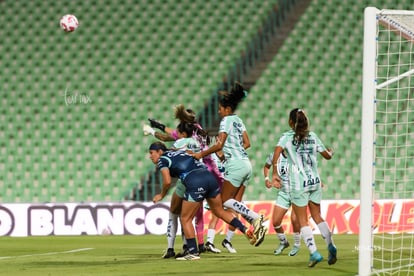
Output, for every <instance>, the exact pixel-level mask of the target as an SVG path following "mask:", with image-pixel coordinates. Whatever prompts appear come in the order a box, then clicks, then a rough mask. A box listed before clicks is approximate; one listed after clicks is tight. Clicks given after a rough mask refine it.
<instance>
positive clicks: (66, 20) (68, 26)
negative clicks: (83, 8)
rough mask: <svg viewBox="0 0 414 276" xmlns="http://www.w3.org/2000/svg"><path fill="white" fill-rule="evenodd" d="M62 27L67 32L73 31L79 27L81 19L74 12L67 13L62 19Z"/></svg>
mask: <svg viewBox="0 0 414 276" xmlns="http://www.w3.org/2000/svg"><path fill="white" fill-rule="evenodd" d="M60 27H61V28H62V29H63V30H64V31H65V32H73V31H74V30H76V29H77V28H78V27H79V21H78V19H77V18H76V16H74V15H73V14H66V15H64V16H63V17H62V18H61V19H60Z"/></svg>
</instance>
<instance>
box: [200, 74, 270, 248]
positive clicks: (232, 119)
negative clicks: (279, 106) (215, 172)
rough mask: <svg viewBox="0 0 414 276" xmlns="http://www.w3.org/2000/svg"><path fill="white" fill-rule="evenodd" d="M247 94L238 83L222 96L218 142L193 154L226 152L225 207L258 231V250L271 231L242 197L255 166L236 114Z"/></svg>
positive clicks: (223, 243) (223, 189)
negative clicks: (266, 234)
mask: <svg viewBox="0 0 414 276" xmlns="http://www.w3.org/2000/svg"><path fill="white" fill-rule="evenodd" d="M246 95H247V92H246V91H245V90H244V89H243V86H242V85H241V84H239V83H237V82H236V83H235V85H234V86H233V87H232V89H231V91H230V92H227V91H223V92H221V95H220V96H221V97H220V99H219V109H218V113H219V115H220V117H221V118H222V119H221V121H220V127H219V131H218V138H217V142H216V143H215V144H214V145H212V146H211V147H210V148H208V149H206V150H203V151H201V152H199V153H195V154H193V156H194V157H195V158H197V159H201V158H204V157H205V156H208V155H210V154H212V153H216V152H220V151H222V152H223V154H224V168H225V172H224V182H223V188H222V192H221V194H222V200H223V205H224V206H225V207H227V208H228V209H232V210H234V211H235V212H237V213H239V214H241V215H242V216H243V217H244V218H245V219H246V220H247V221H248V222H249V223H250V224H252V225H253V227H254V233H255V235H256V236H259V239H258V240H257V243H256V246H258V245H259V244H260V243H261V242H262V241H263V239H264V236H265V233H266V231H267V228H266V227H265V226H263V216H261V215H259V214H258V213H256V212H254V211H252V210H250V209H249V208H248V207H247V206H246V205H245V204H244V203H243V202H241V201H240V200H241V197H240V199H239V200H238V198H236V196H237V194H240V193H241V192H243V191H244V189H245V188H246V185H247V184H248V181H249V180H250V178H251V174H252V166H251V163H250V160H249V156H248V154H247V152H246V149H247V148H249V147H250V140H249V136H248V134H247V131H246V127H245V125H244V123H243V121H242V119H241V118H240V117H239V116H237V115H236V114H235V113H234V112H235V110H236V109H237V106H238V105H239V103H240V102H241V101H242V100H243V99H244V98H245V97H246ZM222 245H223V246H224V247H226V248H227V246H231V243H230V242H229V241H228V240H227V239H225V240H224V241H223V242H222Z"/></svg>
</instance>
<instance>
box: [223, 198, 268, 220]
mask: <svg viewBox="0 0 414 276" xmlns="http://www.w3.org/2000/svg"><path fill="white" fill-rule="evenodd" d="M223 205H224V207H227V208H230V209H233V210H234V211H236V212H237V213H239V214H241V215H242V216H243V217H244V218H245V219H246V220H247V221H248V222H249V223H250V224H252V223H253V221H254V220H255V219H257V218H259V217H260V216H259V214H258V213H256V212H253V211H252V210H250V209H249V208H247V206H246V205H245V204H244V203H242V202H240V201H237V200H235V199H233V198H230V199H228V200H226V202H224V203H223Z"/></svg>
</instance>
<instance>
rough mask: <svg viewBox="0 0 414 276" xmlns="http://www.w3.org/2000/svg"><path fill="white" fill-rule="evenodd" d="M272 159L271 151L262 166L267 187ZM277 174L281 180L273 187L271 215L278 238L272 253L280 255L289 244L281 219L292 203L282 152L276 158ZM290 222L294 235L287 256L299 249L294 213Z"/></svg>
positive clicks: (298, 235) (298, 228)
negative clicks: (277, 243)
mask: <svg viewBox="0 0 414 276" xmlns="http://www.w3.org/2000/svg"><path fill="white" fill-rule="evenodd" d="M272 161H273V152H272V153H270V154H269V155H268V156H267V158H266V162H265V164H264V166H263V174H264V177H265V186H266V187H267V188H268V189H269V188H272V187H273V186H272V182H271V181H270V179H269V170H270V168H271V167H272ZM277 162H278V167H277V168H278V170H279V171H278V174H279V176H280V178H281V180H282V182H281V186H277V187H275V188H276V189H278V192H277V197H276V201H275V203H274V205H273V215H272V223H273V229H274V230H275V232H276V235H277V237H278V238H279V241H280V243H279V247H278V248H276V249H275V250H274V252H273V253H274V254H275V255H276V256H277V255H280V254H282V252H283V250H285V249H286V248H288V247H289V246H290V244H289V242H288V240H287V238H286V235H285V231H284V229H283V226H282V220H283V217H284V216H285V214H286V212H287V211H288V210H289V208H290V206H291V205H292V203H291V201H290V193H289V175H288V170H289V166H288V162H287V158H286V157H285V156H284V153H283V152H282V154H281V155H280V157H279V159H278V161H277ZM291 222H292V226H293V233H294V234H293V235H294V245H293V248H292V250H290V252H289V254H288V255H289V256H295V255H296V254H297V253H298V252H299V250H300V226H299V223H298V222H297V220H296V216H295V213H294V212H292V213H291Z"/></svg>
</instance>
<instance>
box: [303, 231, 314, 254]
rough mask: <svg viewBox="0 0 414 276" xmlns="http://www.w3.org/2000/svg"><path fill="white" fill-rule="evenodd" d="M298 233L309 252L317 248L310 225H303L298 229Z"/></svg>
mask: <svg viewBox="0 0 414 276" xmlns="http://www.w3.org/2000/svg"><path fill="white" fill-rule="evenodd" d="M300 233H301V235H302V238H303V241H304V242H305V244H306V246H307V247H308V249H309V252H310V253H311V254H313V253H314V252H315V251H316V250H317V248H316V244H315V239H314V237H313V233H312V229H311V228H310V226H304V227H302V228H301V229H300Z"/></svg>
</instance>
